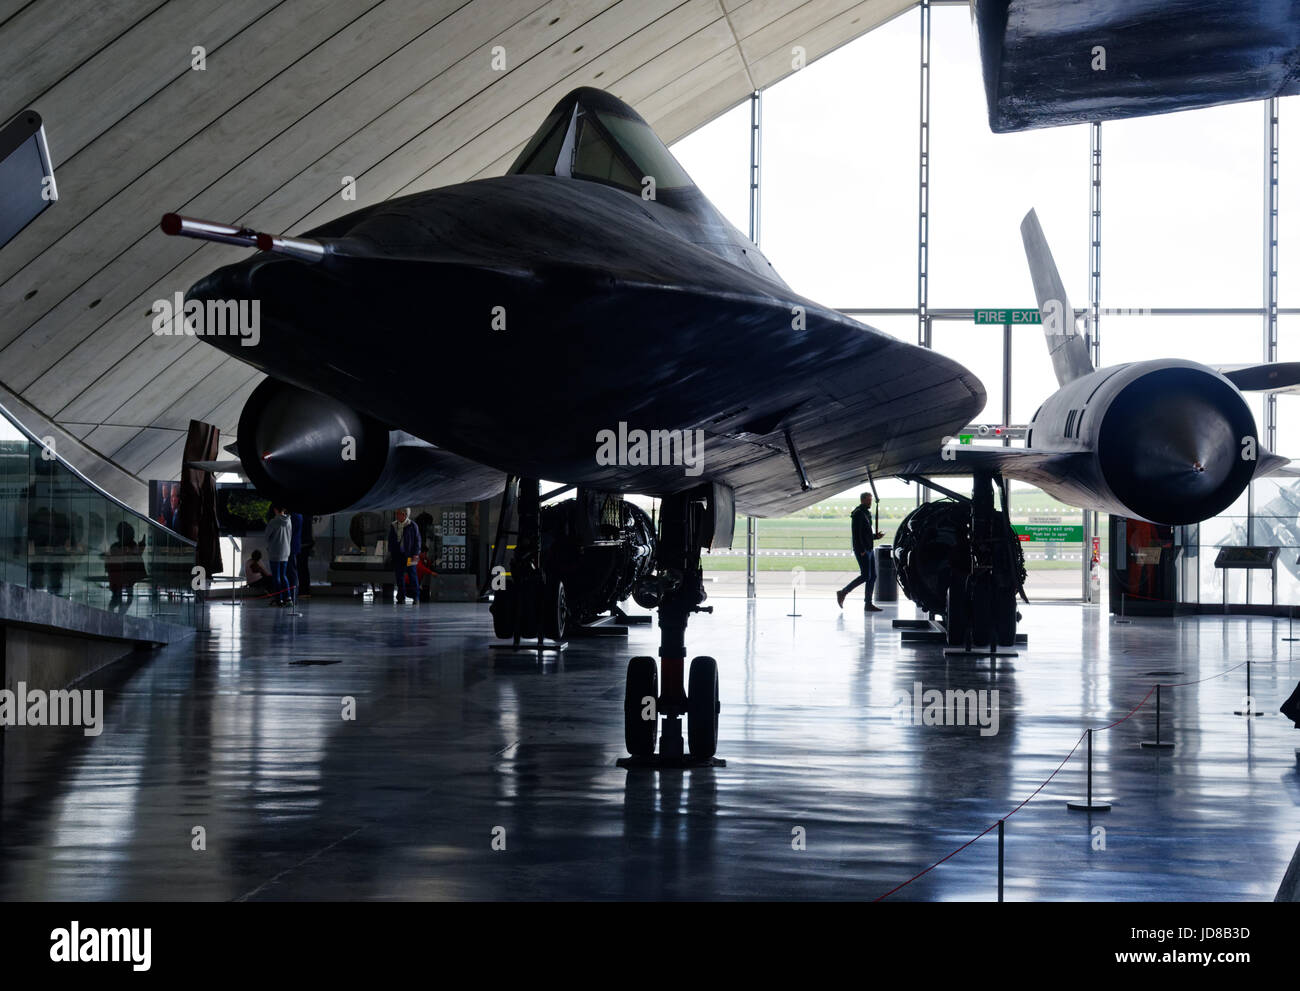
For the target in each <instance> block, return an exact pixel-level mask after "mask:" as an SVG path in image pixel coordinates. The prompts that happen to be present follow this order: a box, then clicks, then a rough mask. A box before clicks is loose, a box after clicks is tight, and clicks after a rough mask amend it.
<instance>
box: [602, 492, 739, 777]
mask: <svg viewBox="0 0 1300 991" xmlns="http://www.w3.org/2000/svg"><path fill="white" fill-rule="evenodd" d="M707 509H708V507H707V505H706V504H704V503H702V502H701V500H700V498H699V496H698V494H695V495H692V494H689V493H688V494H683V495H674V496H669V497H667V498H665V499H664V501H663V508H662V512H661V514H660V521H659V525H660V536H659V542H658V550H657V560H656V572H657V574H656V576H655V580H654V581H653V582H650V583H647V586H646V588H647V591H646V593H645V595H643V596H639V597H638V601H639V602H640V604H641V605H643V606H646V607H650V606H653V605H658V608H659V670H658V671H656V669H655V662H654V658H652V657H634V658H632V660H631V661H630V662H629V663H628V667H627V693H626V696H625V697H624V700H623V716H624V722H623V726H624V739H625V742H626V743H627V750H628V753H629V754H631V756H630V757H623V758H621V759H620V760H619V761H618V766H619V767H626V768H636V767H653V768H691V767H725V766H726V763H727V762H726V761H725V760H721V759H719V758H718V757H716V756H715V754H716V753H717V750H718V714H719V713H720V712H721V709H722V706H721V703H720V702H719V701H718V662H717V661H715V660H714V659H713V658H712V657H696V658H693V659H692V660H691V665H690V676H689V685H690V691H689V692H687V690H686V680H685V679H684V678H683V675H684V674H685V673H686V672H685V671H684V668H685V666H686V661H685V659H686V624H687V621H688V620H689V618H690V615H691V613H694V612H713V607H712V606H704V605H701V603H702V602H703V601H704V599H705V594H704V579H703V571H702V569H701V568H700V550H701V548H702V547H703V545H704V543H705V542H706V539H708V538H710V536H711V529H712V528H711V526H710V525H709V520H708V518H707ZM647 596H648V597H647ZM652 600H653V601H652ZM683 716H685V717H686V719H687V724H686V729H687V738H686V739H683V736H682V717H683ZM660 717H662V718H663V724H662V726H660V725H659V719H660ZM656 731H658V736H659V749H658V753H656V752H655V736H656ZM688 741H689V743H690V752H689V753H688V752H686V743H687V742H688Z"/></svg>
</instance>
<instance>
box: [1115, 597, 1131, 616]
mask: <svg viewBox="0 0 1300 991" xmlns="http://www.w3.org/2000/svg"><path fill="white" fill-rule="evenodd" d="M1127 604H1128V593H1127V592H1120V593H1119V615H1118V616H1116V617H1115V622H1116V623H1127V622H1129V620H1127V619H1125V618H1124V607H1125V606H1126V605H1127Z"/></svg>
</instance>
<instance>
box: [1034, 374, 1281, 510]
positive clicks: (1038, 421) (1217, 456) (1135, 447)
mask: <svg viewBox="0 0 1300 991" xmlns="http://www.w3.org/2000/svg"><path fill="white" fill-rule="evenodd" d="M1027 446H1029V447H1032V448H1034V449H1035V450H1040V449H1046V450H1051V451H1062V452H1066V453H1070V452H1077V453H1078V454H1079V455H1081V456H1080V457H1079V458H1077V459H1076V465H1075V466H1074V468H1073V469H1072V470H1071V471H1070V472H1069V474H1068V475H1066V476H1064V477H1062V478H1059V479H1056V478H1054V479H1049V480H1044V481H1040V482H1039V484H1040V485H1041V487H1042V488H1043V489H1044V490H1045V491H1047V492H1049V493H1050V494H1052V495H1054V496H1056V497H1057V498H1058V499H1060V500H1062V501H1063V502H1067V503H1070V504H1071V505H1076V506H1079V505H1083V506H1089V507H1092V508H1096V509H1100V510H1102V511H1103V512H1108V513H1116V514H1119V515H1123V516H1130V517H1134V518H1136V519H1143V520H1149V521H1151V522H1153V523H1163V524H1170V525H1182V524H1188V523H1198V522H1200V521H1201V520H1205V519H1209V518H1210V517H1211V516H1215V515H1217V514H1219V513H1221V512H1223V511H1224V510H1225V509H1227V508H1228V507H1229V506H1231V505H1232V504H1233V503H1234V502H1235V501H1236V500H1237V497H1238V496H1240V495H1241V493H1242V492H1244V491H1245V489H1246V486H1247V485H1249V484H1250V481H1251V479H1252V478H1253V477H1254V474H1255V469H1256V466H1257V463H1258V459H1259V458H1260V457H1263V451H1262V449H1261V448H1260V445H1259V439H1258V435H1257V434H1256V432H1255V418H1254V416H1253V414H1252V413H1251V411H1250V407H1249V406H1248V405H1247V404H1246V400H1245V399H1244V397H1243V396H1242V395H1241V393H1240V392H1239V391H1238V390H1237V388H1236V387H1235V386H1234V385H1233V384H1232V383H1231V382H1229V381H1228V380H1227V379H1226V378H1224V377H1223V376H1222V375H1220V374H1219V373H1218V372H1216V371H1214V370H1213V369H1212V368H1207V367H1206V366H1204V365H1201V364H1198V363H1196V362H1194V361H1183V360H1179V359H1169V360H1160V361H1142V362H1134V363H1132V364H1129V365H1118V366H1115V367H1113V368H1103V369H1101V370H1099V371H1096V372H1093V373H1092V374H1090V375H1085V376H1082V377H1081V378H1078V379H1075V380H1074V381H1072V382H1070V383H1068V384H1066V385H1065V386H1063V387H1062V388H1061V389H1060V390H1059V391H1058V392H1056V393H1055V394H1054V395H1052V396H1051V397H1050V398H1049V399H1048V400H1047V401H1046V402H1045V403H1043V405H1042V407H1041V408H1040V409H1039V410H1038V412H1037V413H1035V414H1034V419H1033V421H1032V422H1031V424H1030V433H1029V437H1028V442H1027Z"/></svg>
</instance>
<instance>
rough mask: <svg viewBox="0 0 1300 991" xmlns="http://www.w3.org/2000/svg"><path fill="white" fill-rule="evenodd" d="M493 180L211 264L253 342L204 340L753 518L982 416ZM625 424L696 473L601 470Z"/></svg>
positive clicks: (919, 352)
mask: <svg viewBox="0 0 1300 991" xmlns="http://www.w3.org/2000/svg"><path fill="white" fill-rule="evenodd" d="M510 178H511V179H512V180H513V181H509V182H507V181H506V180H496V181H489V182H484V183H469V184H466V185H464V186H459V187H449V188H448V190H446V191H442V190H438V191H434V194H429V195H430V197H431V198H432V197H435V196H436V197H437V198H436V199H435V200H433V202H430V201H428V200H426V201H424V202H422V203H420V204H419V207H420V209H419V212H418V216H417V215H414V214H412V215H402V214H400V213H398V214H396V215H395V216H389V217H387V218H385V217H384V216H382V215H377V214H372V215H371V217H370V219H369V220H368V222H367V224H363V225H361V226H359V227H358V228H356V229H354V230H353V231H351V232H349V237H350V240H349V241H348V242H347V245H348V251H347V253H346V254H345V255H343V256H340V257H335V258H331V259H330V260H329V261H328V262H327V263H324V264H321V265H315V266H312V265H303V264H300V263H298V262H296V261H293V260H291V259H283V258H276V257H261V258H255V259H252V260H250V261H249V262H245V263H241V264H240V265H237V266H230V267H229V268H227V269H222V270H219V271H218V272H216V273H213V275H212V276H210V277H209V278H208V279H205V280H204V281H203V282H201V283H200V284H199V285H197V286H196V287H195V288H194V290H192V292H191V296H197V297H213V298H230V297H235V296H249V297H252V298H259V299H260V300H261V313H262V334H261V341H260V344H259V345H258V346H257V347H251V348H243V347H241V346H240V344H239V343H238V341H237V340H233V339H225V340H223V339H213V338H206V340H208V341H209V343H213V344H216V345H218V346H222V347H225V348H226V349H228V350H229V351H231V353H234V354H237V355H238V356H239V357H240V358H243V359H244V360H246V361H250V362H251V363H252V364H254V365H257V366H258V367H260V368H262V369H264V370H265V371H267V372H268V373H269V374H271V375H273V376H275V377H276V378H279V379H283V380H285V381H289V382H292V383H294V384H296V385H300V386H302V387H304V388H308V389H312V390H315V391H318V392H322V393H326V394H328V395H332V396H335V397H337V398H338V399H340V400H341V401H344V402H347V403H349V404H351V405H353V406H355V407H356V408H357V409H360V410H363V411H364V412H367V413H369V414H371V415H373V416H375V417H377V418H378V419H380V420H382V421H384V422H386V423H388V424H390V425H391V426H393V427H397V428H400V429H403V430H407V431H409V432H411V433H413V434H415V435H416V436H418V437H421V438H423V439H425V440H427V441H430V442H431V443H434V444H437V445H438V446H439V447H441V448H444V449H446V450H448V451H452V452H454V453H456V454H458V455H460V456H462V457H465V458H469V459H470V460H473V461H477V462H480V463H483V464H486V465H490V466H492V467H495V468H498V469H501V470H503V471H511V472H515V473H518V474H521V475H524V476H528V477H542V478H546V479H551V480H555V481H563V482H566V483H577V484H583V485H589V486H592V487H598V488H605V489H616V490H624V491H635V492H645V493H649V494H664V493H669V492H673V491H678V490H681V489H683V488H687V487H690V486H692V485H695V484H698V483H699V482H701V481H705V480H713V481H720V482H725V483H726V484H729V485H731V486H733V487H734V488H735V490H736V505H737V508H738V509H740V510H741V511H743V512H749V513H754V514H756V515H769V514H780V513H785V512H790V511H792V510H795V509H798V508H801V507H803V506H806V505H810V504H812V503H814V502H816V501H818V500H819V499H822V498H825V497H826V496H827V495H830V494H833V493H835V492H838V491H841V490H842V489H844V488H846V487H848V486H850V485H853V484H855V483H857V482H859V481H861V480H862V479H863V478H865V475H866V469H867V466H868V465H870V467H871V469H872V470H873V471H876V472H878V473H882V474H883V473H886V472H888V470H889V469H890V467H891V466H894V465H899V464H904V463H907V462H909V461H912V460H915V459H916V458H919V457H922V456H924V455H927V454H930V453H933V452H934V451H936V450H938V448H939V445H940V444H941V442H942V439H943V437H944V436H945V435H947V434H951V433H955V432H956V431H957V430H958V429H959V428H960V427H962V426H964V425H965V424H966V423H968V422H970V420H971V419H972V418H973V417H974V416H975V415H976V414H977V413H978V412H979V411H980V410H981V409H982V407H983V405H984V392H983V389H982V387H981V386H980V384H979V382H978V381H977V380H976V379H975V378H974V376H972V375H971V374H970V373H969V372H967V371H966V370H965V369H964V368H962V367H961V366H960V365H958V364H956V363H955V362H953V361H951V360H949V359H947V358H944V357H943V356H941V355H938V354H935V353H934V352H931V351H927V350H924V349H921V348H918V347H916V346H914V345H909V344H905V343H903V342H901V341H898V340H896V339H894V338H892V337H889V336H888V335H885V334H882V333H880V332H878V331H875V330H872V329H870V328H867V327H864V326H863V325H861V324H858V323H856V322H854V321H851V320H849V319H847V318H845V317H843V316H842V315H840V314H837V313H835V312H834V311H830V310H826V309H824V308H822V307H820V306H818V305H817V304H815V303H813V302H811V301H809V300H805V299H803V298H801V297H799V296H797V295H795V294H793V293H791V292H790V291H789V289H788V288H786V287H785V286H784V285H782V284H780V283H779V282H774V281H771V280H768V279H763V278H761V277H759V276H758V275H755V274H754V273H753V272H747V271H744V270H742V269H740V268H738V267H737V266H735V265H733V264H730V263H728V262H726V261H725V260H723V259H721V258H719V257H717V256H716V255H714V254H712V253H710V252H708V251H707V250H704V249H703V248H701V247H699V246H697V245H695V244H692V243H691V242H690V241H688V240H685V239H683V238H682V237H680V236H678V235H677V234H676V233H675V232H673V231H671V230H668V229H666V228H665V226H664V225H663V224H661V223H658V222H656V221H655V220H654V219H653V217H652V216H651V214H650V213H649V212H647V211H646V210H644V209H643V208H641V206H640V205H639V204H637V203H636V202H635V201H632V202H630V203H629V202H624V201H626V200H629V199H630V198H628V197H626V196H625V195H624V194H619V193H613V192H612V191H610V190H606V189H603V188H602V187H591V184H586V183H565V182H560V183H559V185H558V186H557V185H556V183H557V180H555V179H550V180H549V181H547V180H540V179H539V178H538V177H510ZM523 180H528V181H526V182H525V181H523ZM492 182H495V185H491V184H490V183H492ZM540 182H547V183H548V184H547V186H545V187H542V186H540V185H539V183H540ZM584 187H586V188H584ZM593 188H594V190H595V192H594V193H593V192H589V190H591V189H593ZM542 189H545V191H546V192H548V193H550V194H551V195H550V196H549V198H543V197H540V196H539V195H538V194H539V191H540V190H542ZM437 194H445V195H442V196H438V195H437ZM566 197H568V200H567V201H566V199H565V198H566ZM557 201H558V202H557ZM539 204H540V205H539ZM401 206H402V205H401V204H400V202H399V203H396V204H394V205H392V206H390V207H388V209H390V210H400V209H401ZM557 210H559V211H560V212H559V213H557ZM521 215H522V216H523V217H525V218H526V219H527V220H528V221H529V222H527V223H524V224H522V225H521V224H520V223H519V217H520V216H521ZM561 217H563V218H564V219H566V220H567V226H564V229H563V231H561V230H560V229H559V228H560V226H561V223H560V218H561ZM467 218H473V219H472V222H471V220H469V219H467ZM507 218H510V219H512V222H513V223H514V224H515V226H514V227H511V228H509V230H510V232H511V233H509V234H507V235H506V236H505V238H504V241H505V243H502V242H503V236H502V225H503V224H505V223H506V221H507ZM386 220H387V221H388V222H387V223H385V221H386ZM494 244H495V247H494V246H493V245H494ZM453 246H454V247H453ZM794 307H800V308H802V312H799V313H797V312H796V311H795V310H794ZM494 320H497V321H500V320H504V329H494ZM801 322H802V324H803V325H802V326H798V327H797V326H796V324H800V323H801ZM620 423H624V424H626V425H627V428H628V429H629V430H633V429H641V430H647V431H648V430H691V431H694V430H696V429H699V430H703V431H704V446H703V470H702V472H701V473H699V474H688V473H687V471H686V468H687V466H686V465H681V464H678V465H668V466H662V465H661V466H653V465H651V466H646V465H636V464H616V465H602V464H598V463H597V460H596V453H597V446H598V445H597V435H598V434H599V433H600V432H601V431H605V430H610V431H617V430H618V429H619V425H620ZM787 428H788V430H789V433H790V436H791V437H792V438H793V441H794V444H795V446H796V449H797V450H798V452H799V455H800V457H801V459H802V462H803V465H804V468H805V470H806V473H807V476H808V478H809V480H810V481H811V483H812V485H813V486H814V488H812V489H811V490H808V491H805V490H803V489H802V488H801V484H800V476H799V474H798V473H797V471H796V469H795V465H794V463H793V460H792V458H791V456H790V453H789V447H788V444H787V440H786V431H787Z"/></svg>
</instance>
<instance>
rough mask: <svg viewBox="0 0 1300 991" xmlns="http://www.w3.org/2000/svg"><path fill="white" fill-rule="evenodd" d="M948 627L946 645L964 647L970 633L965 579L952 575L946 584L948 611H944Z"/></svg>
mask: <svg viewBox="0 0 1300 991" xmlns="http://www.w3.org/2000/svg"><path fill="white" fill-rule="evenodd" d="M944 619H945V620H946V623H947V627H948V646H949V647H965V646H966V638H967V636H968V635H969V633H970V617H969V615H968V610H967V607H966V580H965V578H964V577H954V578H953V580H952V581H951V582H950V583H949V585H948V611H947V612H946V613H944Z"/></svg>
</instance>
